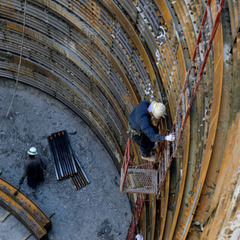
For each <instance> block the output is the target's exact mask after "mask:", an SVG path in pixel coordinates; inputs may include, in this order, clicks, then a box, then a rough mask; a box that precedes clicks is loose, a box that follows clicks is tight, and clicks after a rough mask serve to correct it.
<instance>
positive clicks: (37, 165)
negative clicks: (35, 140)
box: [19, 147, 46, 188]
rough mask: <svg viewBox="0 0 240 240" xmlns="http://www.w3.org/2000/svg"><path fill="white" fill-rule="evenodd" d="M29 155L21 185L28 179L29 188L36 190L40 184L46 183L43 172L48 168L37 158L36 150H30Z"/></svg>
mask: <svg viewBox="0 0 240 240" xmlns="http://www.w3.org/2000/svg"><path fill="white" fill-rule="evenodd" d="M28 154H29V155H28V156H29V159H28V160H27V162H25V164H24V174H23V176H22V178H21V179H20V181H19V184H22V183H23V181H24V179H25V177H27V184H28V186H30V187H32V188H36V187H37V185H38V184H39V183H40V182H43V181H44V174H43V170H44V169H46V166H45V165H44V163H43V161H42V160H41V159H39V158H36V157H35V156H36V155H37V150H36V148H34V147H33V148H30V149H29V151H28Z"/></svg>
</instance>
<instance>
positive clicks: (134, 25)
mask: <svg viewBox="0 0 240 240" xmlns="http://www.w3.org/2000/svg"><path fill="white" fill-rule="evenodd" d="M24 2H25V1H20V0H8V1H4V0H0V28H1V31H0V77H1V78H5V79H9V80H16V77H17V71H18V63H19V58H20V50H21V39H22V34H23V16H24V14H23V13H24V9H25V7H26V19H25V20H26V25H25V30H24V44H23V52H22V62H21V69H20V74H19V79H18V80H19V81H21V82H23V83H26V84H29V85H32V86H34V87H36V88H38V89H40V90H42V91H44V92H46V93H48V94H50V95H52V96H53V97H55V98H56V99H58V100H60V101H62V102H63V103H65V104H66V105H67V106H68V107H69V108H71V109H72V110H73V111H75V112H76V113H77V114H78V115H79V116H80V117H81V118H82V119H84V120H85V121H86V122H87V123H88V124H89V126H90V127H91V128H92V129H93V130H94V131H95V133H96V135H97V136H98V137H99V138H100V139H101V140H102V142H103V143H104V145H105V147H106V149H107V150H108V151H109V153H110V154H111V156H112V158H113V160H114V161H115V164H116V166H117V168H118V169H119V170H120V166H121V163H122V157H123V154H124V150H125V146H126V142H127V134H126V131H127V125H128V120H127V119H128V116H129V114H130V112H131V111H132V109H133V108H134V106H135V105H136V104H137V103H138V102H139V101H140V100H143V99H148V100H151V99H156V100H161V101H163V102H164V104H166V106H167V108H168V116H169V118H168V120H169V121H170V120H171V119H172V121H173V119H175V117H176V116H175V115H176V112H177V105H178V101H179V97H180V96H181V91H182V87H183V84H184V81H185V78H186V73H187V70H188V69H189V68H190V67H191V66H192V65H195V67H196V68H199V63H198V65H197V64H196V63H195V62H194V63H192V62H191V59H192V56H193V54H194V51H195V46H196V41H197V37H198V33H199V29H200V26H201V22H202V18H203V13H204V10H205V8H208V16H207V23H206V26H205V28H204V39H206V41H209V38H210V33H211V28H212V25H213V22H214V20H215V18H216V15H217V11H218V8H219V4H220V1H218V0H212V1H207V2H206V1H203V0H202V1H197V0H194V1H188V0H177V1H169V0H152V1H150V0H135V1H130V0H124V1H120V0H107V1H103V0H100V1H97V0H88V1H85V0H77V1H76V0H27V4H26V6H24ZM207 4H209V6H207ZM239 18H240V7H239V2H238V1H232V0H226V1H225V4H224V6H223V12H222V15H221V19H220V23H219V25H218V28H217V31H216V35H215V38H214V41H213V44H212V50H211V52H210V55H209V57H208V60H207V64H206V68H205V71H204V74H203V78H202V81H201V83H200V85H199V88H198V91H197V93H196V96H195V98H194V101H193V103H192V107H191V112H190V117H189V118H188V120H187V122H186V125H185V129H184V133H183V138H182V142H181V145H180V147H179V149H178V153H177V155H176V157H175V158H174V161H173V162H172V166H171V172H170V174H169V175H168V176H167V179H166V183H165V187H164V189H163V190H162V192H161V197H160V198H156V196H154V195H149V196H148V197H147V201H146V202H145V205H144V208H143V211H142V218H141V223H140V224H139V226H138V230H140V231H141V232H142V233H143V235H144V239H219V238H220V237H221V238H222V239H226V238H227V237H229V236H230V237H234V236H237V237H238V236H239V235H240V226H239V223H238V216H239V208H240V207H239V206H240V205H239V204H238V202H239V196H240V195H239V172H240V171H239V167H238V166H239V160H238V159H240V158H239V156H240V153H239V150H238V149H237V145H238V144H239V143H238V139H239V133H240V129H239V122H240V121H239V110H240V98H239V90H240V87H239V86H240V84H239V83H240V80H239V79H240V78H239V69H240V68H239V62H240V59H239V58H240V52H239V51H240V45H239V27H240V25H239V22H240V21H239ZM199 52H200V54H199V56H200V57H199V58H201V60H203V57H204V52H205V49H204V45H203V44H200V45H199ZM198 60H199V59H198ZM189 84H190V89H191V88H192V87H194V84H195V79H194V76H193V75H191V76H190V79H189ZM168 127H170V125H168ZM168 130H170V129H168ZM129 197H130V199H131V201H132V203H133V204H134V201H135V200H134V199H136V198H135V197H136V196H132V195H129ZM210 226H211V227H210ZM233 226H234V227H233ZM234 234H235V235H234ZM232 239H234V238H232ZM235 239H237V238H235Z"/></svg>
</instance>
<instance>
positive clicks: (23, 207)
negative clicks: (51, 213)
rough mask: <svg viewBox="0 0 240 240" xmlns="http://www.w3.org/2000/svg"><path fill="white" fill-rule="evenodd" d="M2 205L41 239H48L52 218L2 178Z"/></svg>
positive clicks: (0, 192) (0, 190)
mask: <svg viewBox="0 0 240 240" xmlns="http://www.w3.org/2000/svg"><path fill="white" fill-rule="evenodd" d="M0 205H1V206H3V207H4V208H5V209H6V210H8V211H9V212H10V213H12V214H13V215H14V216H15V217H16V218H17V219H19V221H21V222H22V223H23V224H24V225H25V226H26V227H27V228H28V229H29V231H30V232H31V233H32V234H33V235H34V236H35V237H36V238H37V239H41V240H45V239H48V236H47V230H50V229H51V227H52V223H51V221H50V219H49V218H48V217H47V216H46V215H45V214H44V213H43V212H42V211H41V210H40V209H39V207H38V206H37V205H36V204H35V203H34V202H32V201H31V200H30V199H29V198H28V197H27V196H25V195H24V194H23V193H22V192H21V191H18V190H17V188H15V187H14V186H12V185H11V184H10V183H8V182H6V181H5V180H3V179H1V178H0Z"/></svg>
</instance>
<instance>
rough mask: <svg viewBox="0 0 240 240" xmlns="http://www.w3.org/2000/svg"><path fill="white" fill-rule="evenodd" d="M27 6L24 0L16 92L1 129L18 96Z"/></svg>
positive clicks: (0, 126)
mask: <svg viewBox="0 0 240 240" xmlns="http://www.w3.org/2000/svg"><path fill="white" fill-rule="evenodd" d="M26 6H27V0H25V2H24V10H23V11H24V12H23V31H22V41H21V49H20V57H19V62H18V69H17V78H16V83H15V87H14V92H13V96H12V99H11V102H10V105H9V108H8V111H7V113H6V116H5V117H4V118H3V120H2V122H1V125H0V130H1V129H2V126H3V124H4V122H5V121H6V119H7V117H8V115H9V113H10V111H11V108H12V105H13V101H14V98H15V96H16V91H17V84H18V79H19V74H20V68H21V63H22V53H23V43H24V34H25V23H26Z"/></svg>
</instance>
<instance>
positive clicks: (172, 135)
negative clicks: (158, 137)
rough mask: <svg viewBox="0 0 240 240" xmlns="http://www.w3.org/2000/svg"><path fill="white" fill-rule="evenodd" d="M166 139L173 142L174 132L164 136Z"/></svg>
mask: <svg viewBox="0 0 240 240" xmlns="http://www.w3.org/2000/svg"><path fill="white" fill-rule="evenodd" d="M165 140H166V141H169V142H173V141H174V140H175V134H174V133H171V134H169V135H167V136H166V137H165Z"/></svg>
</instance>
